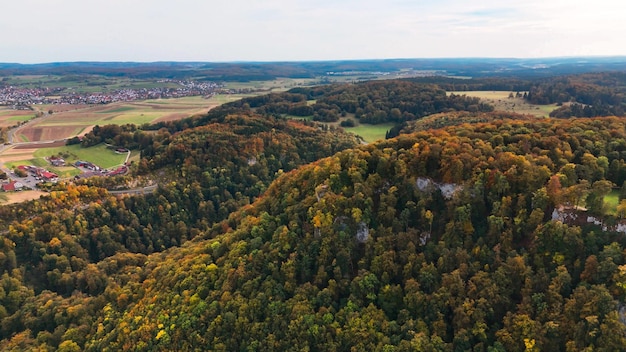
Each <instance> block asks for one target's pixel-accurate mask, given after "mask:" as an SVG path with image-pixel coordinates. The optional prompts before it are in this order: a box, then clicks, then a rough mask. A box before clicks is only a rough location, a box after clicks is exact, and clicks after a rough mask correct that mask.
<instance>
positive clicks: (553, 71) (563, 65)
mask: <svg viewBox="0 0 626 352" xmlns="http://www.w3.org/2000/svg"><path fill="white" fill-rule="evenodd" d="M625 69H626V57H564V58H537V59H514V58H510V59H507V58H501V59H498V58H455V59H419V58H417V59H386V60H346V61H311V62H229V63H210V62H150V63H145V62H60V63H42V64H17V63H0V76H8V75H26V74H28V75H64V74H98V75H104V76H124V77H132V78H150V77H152V78H172V79H173V78H176V79H183V78H191V77H195V78H198V77H204V78H205V79H207V80H214V81H215V80H223V81H249V80H271V79H275V78H278V77H291V78H312V77H319V76H326V77H333V76H342V75H344V74H353V73H363V74H368V73H369V74H371V73H373V72H377V73H387V74H402V73H404V74H407V73H410V74H412V75H433V74H436V75H444V76H464V77H495V76H499V77H549V76H555V75H564V74H576V73H584V72H605V71H616V70H625Z"/></svg>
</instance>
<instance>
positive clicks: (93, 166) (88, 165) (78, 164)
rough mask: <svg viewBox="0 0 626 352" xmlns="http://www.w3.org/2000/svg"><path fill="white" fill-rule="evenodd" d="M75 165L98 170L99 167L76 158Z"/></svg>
mask: <svg viewBox="0 0 626 352" xmlns="http://www.w3.org/2000/svg"><path fill="white" fill-rule="evenodd" d="M74 166H76V167H84V168H85V169H89V170H92V171H100V167H99V166H97V165H95V164H94V163H90V162H89V161H82V160H78V161H76V162H75V163H74Z"/></svg>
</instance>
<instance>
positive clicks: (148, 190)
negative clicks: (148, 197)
mask: <svg viewBox="0 0 626 352" xmlns="http://www.w3.org/2000/svg"><path fill="white" fill-rule="evenodd" d="M158 187H159V184H158V183H157V184H154V185H152V186H146V187H139V188H132V189H123V190H119V191H109V193H110V194H130V195H137V194H150V193H154V191H156V189H157V188H158Z"/></svg>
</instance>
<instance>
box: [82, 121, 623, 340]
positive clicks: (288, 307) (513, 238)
mask: <svg viewBox="0 0 626 352" xmlns="http://www.w3.org/2000/svg"><path fill="white" fill-rule="evenodd" d="M624 160H626V120H624V119H617V118H606V119H587V120H568V121H551V120H544V121H516V122H512V121H500V122H493V123H487V124H477V125H461V126H456V127H449V128H447V129H445V130H439V131H429V132H420V133H416V134H412V135H402V136H400V137H398V138H396V139H392V140H388V141H384V142H380V143H377V144H374V145H368V146H363V147H361V148H359V149H353V150H346V151H343V152H339V153H338V154H336V155H334V156H332V157H330V158H326V159H322V160H320V161H318V162H315V163H312V164H309V165H306V166H303V167H301V168H299V169H298V170H295V171H292V172H290V173H287V174H285V175H283V176H282V177H280V178H279V179H278V180H276V181H275V182H274V183H272V185H271V186H270V188H269V189H268V190H267V192H266V193H265V194H264V195H263V196H262V197H261V198H260V199H258V200H257V201H256V202H255V203H254V204H252V205H250V206H247V207H245V208H243V209H242V210H241V211H239V212H237V213H235V214H233V215H232V216H231V217H230V218H229V219H228V220H227V221H224V222H222V223H221V224H218V225H216V226H214V227H213V228H212V229H211V230H210V231H207V232H206V233H204V234H201V235H199V236H197V237H196V238H195V239H194V240H193V241H190V242H187V243H186V244H185V245H184V246H182V247H181V248H175V249H172V250H169V251H167V252H164V253H160V254H155V255H152V256H150V257H149V259H148V260H147V262H146V265H145V267H144V268H142V269H141V275H140V277H141V282H140V283H137V282H130V283H129V284H127V285H121V286H119V287H116V288H111V289H110V290H108V291H107V296H106V297H107V298H106V300H107V303H106V304H105V306H104V309H103V314H102V316H100V317H99V318H98V320H97V324H95V325H94V326H95V327H94V328H93V329H92V330H91V331H90V333H89V335H88V338H87V341H85V342H84V347H85V349H87V350H94V351H95V350H98V351H100V350H123V349H129V348H133V349H136V350H164V351H165V350H190V349H194V348H199V349H210V350H224V351H238V350H261V351H276V350H313V351H333V350H337V351H344V350H360V351H411V350H427V351H438V350H449V351H453V350H454V351H457V350H472V349H473V350H477V351H487V350H489V351H528V350H546V351H547V350H549V351H566V350H568V351H573V350H584V349H591V350H598V351H602V350H606V351H615V350H620V349H622V348H623V346H625V345H626V325H624V322H623V320H620V316H619V313H618V309H619V308H620V307H623V302H624V298H625V297H626V296H625V295H626V290H625V289H624V287H626V267H624V264H625V263H626V256H625V254H626V252H625V251H624V245H625V244H626V240H625V238H624V233H621V232H613V231H610V229H608V228H607V230H606V231H603V229H602V227H601V226H596V225H593V224H589V225H582V226H578V225H575V224H571V223H567V222H566V223H563V222H561V221H553V220H552V219H551V213H552V212H553V210H554V209H555V208H558V207H559V206H576V205H582V204H583V203H582V201H583V199H586V203H587V204H586V205H587V208H588V211H589V212H590V213H593V214H595V215H596V216H598V217H599V218H602V219H603V222H604V224H607V225H610V224H615V223H616V222H618V221H620V219H618V218H615V217H611V216H608V215H606V214H605V209H604V207H603V206H602V201H601V200H602V196H603V194H605V193H606V187H605V186H606V185H607V184H608V185H610V184H619V185H621V184H622V183H623V182H624V181H625V180H626V163H625V162H624ZM609 190H610V187H609ZM598 199H600V202H598ZM598 203H599V205H598Z"/></svg>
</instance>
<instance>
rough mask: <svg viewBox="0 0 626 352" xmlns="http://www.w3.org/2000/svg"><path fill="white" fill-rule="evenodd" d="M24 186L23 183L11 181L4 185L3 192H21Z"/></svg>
mask: <svg viewBox="0 0 626 352" xmlns="http://www.w3.org/2000/svg"><path fill="white" fill-rule="evenodd" d="M22 188H24V185H23V184H22V183H21V182H17V181H11V182H9V183H5V184H3V185H2V190H3V191H5V192H13V191H21V190H22Z"/></svg>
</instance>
